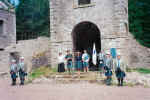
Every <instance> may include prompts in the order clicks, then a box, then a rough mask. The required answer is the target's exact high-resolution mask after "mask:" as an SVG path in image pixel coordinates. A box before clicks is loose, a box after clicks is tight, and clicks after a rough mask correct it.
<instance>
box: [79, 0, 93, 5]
mask: <svg viewBox="0 0 150 100" xmlns="http://www.w3.org/2000/svg"><path fill="white" fill-rule="evenodd" d="M90 3H91V0H78V4H79V5H86V4H90Z"/></svg>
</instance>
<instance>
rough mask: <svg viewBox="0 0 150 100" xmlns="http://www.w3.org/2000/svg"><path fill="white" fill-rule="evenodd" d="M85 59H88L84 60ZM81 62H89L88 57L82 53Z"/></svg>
mask: <svg viewBox="0 0 150 100" xmlns="http://www.w3.org/2000/svg"><path fill="white" fill-rule="evenodd" d="M86 57H88V59H86V60H84V59H85V58H86ZM82 60H83V61H84V62H89V55H88V54H87V53H84V54H83V55H82Z"/></svg>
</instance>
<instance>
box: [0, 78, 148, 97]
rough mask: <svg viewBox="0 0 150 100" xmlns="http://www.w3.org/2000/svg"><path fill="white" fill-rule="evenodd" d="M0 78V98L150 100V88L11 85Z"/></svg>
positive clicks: (89, 85) (7, 80) (81, 85)
mask: <svg viewBox="0 0 150 100" xmlns="http://www.w3.org/2000/svg"><path fill="white" fill-rule="evenodd" d="M10 83H11V82H10V79H8V78H7V79H2V78H0V95H1V97H0V100H112V99H113V100H150V88H144V87H117V86H105V85H98V84H91V83H86V82H84V83H82V82H81V83H72V84H54V83H53V84H50V83H41V84H27V85H25V86H19V85H17V86H11V85H10Z"/></svg>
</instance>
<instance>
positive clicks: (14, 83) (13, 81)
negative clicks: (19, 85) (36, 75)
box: [10, 71, 17, 85]
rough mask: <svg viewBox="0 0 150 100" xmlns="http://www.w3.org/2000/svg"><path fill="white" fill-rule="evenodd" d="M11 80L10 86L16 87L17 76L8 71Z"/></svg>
mask: <svg viewBox="0 0 150 100" xmlns="http://www.w3.org/2000/svg"><path fill="white" fill-rule="evenodd" d="M10 75H11V79H12V85H16V78H17V75H16V73H15V72H14V71H10Z"/></svg>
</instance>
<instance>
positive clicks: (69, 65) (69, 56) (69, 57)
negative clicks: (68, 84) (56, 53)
mask: <svg viewBox="0 0 150 100" xmlns="http://www.w3.org/2000/svg"><path fill="white" fill-rule="evenodd" d="M65 59H66V60H67V70H68V72H69V74H71V73H72V72H73V63H72V60H73V56H72V54H71V53H70V50H67V55H66V56H65Z"/></svg>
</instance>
